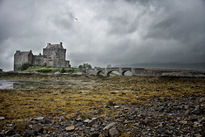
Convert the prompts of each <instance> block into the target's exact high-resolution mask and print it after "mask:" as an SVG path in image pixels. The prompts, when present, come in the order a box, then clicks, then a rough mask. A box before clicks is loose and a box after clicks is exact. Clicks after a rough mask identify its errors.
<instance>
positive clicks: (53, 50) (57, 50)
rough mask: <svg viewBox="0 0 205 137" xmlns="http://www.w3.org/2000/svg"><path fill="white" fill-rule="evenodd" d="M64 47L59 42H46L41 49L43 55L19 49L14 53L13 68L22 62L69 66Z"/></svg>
mask: <svg viewBox="0 0 205 137" xmlns="http://www.w3.org/2000/svg"><path fill="white" fill-rule="evenodd" d="M65 58H66V49H64V48H63V45H62V42H60V44H51V43H48V44H47V46H46V48H44V49H43V55H41V53H40V54H39V55H33V53H32V51H31V50H30V51H19V50H17V51H16V53H15V54H14V70H18V69H19V68H21V66H22V65H23V64H24V63H30V64H32V65H35V66H49V67H55V68H67V67H71V65H70V61H68V60H66V59H65Z"/></svg>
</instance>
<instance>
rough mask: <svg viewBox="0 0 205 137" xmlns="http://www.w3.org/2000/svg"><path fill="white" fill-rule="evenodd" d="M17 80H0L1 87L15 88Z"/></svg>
mask: <svg viewBox="0 0 205 137" xmlns="http://www.w3.org/2000/svg"><path fill="white" fill-rule="evenodd" d="M14 83H15V81H10V80H0V89H13V88H14Z"/></svg>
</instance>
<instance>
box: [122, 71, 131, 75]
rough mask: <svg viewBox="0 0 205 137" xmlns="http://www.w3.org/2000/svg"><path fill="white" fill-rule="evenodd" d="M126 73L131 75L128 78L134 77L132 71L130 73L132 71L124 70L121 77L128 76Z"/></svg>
mask: <svg viewBox="0 0 205 137" xmlns="http://www.w3.org/2000/svg"><path fill="white" fill-rule="evenodd" d="M126 73H129V74H128V75H127V76H132V75H133V73H132V71H130V70H123V71H122V74H121V75H122V76H126Z"/></svg>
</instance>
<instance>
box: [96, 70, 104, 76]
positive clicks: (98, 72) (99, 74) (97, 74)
mask: <svg viewBox="0 0 205 137" xmlns="http://www.w3.org/2000/svg"><path fill="white" fill-rule="evenodd" d="M103 73H104V72H103V70H98V71H97V73H96V76H103Z"/></svg>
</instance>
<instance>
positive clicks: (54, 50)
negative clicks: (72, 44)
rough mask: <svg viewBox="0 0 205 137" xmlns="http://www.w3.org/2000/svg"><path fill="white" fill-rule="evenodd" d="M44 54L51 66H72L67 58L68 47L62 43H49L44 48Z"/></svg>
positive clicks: (48, 64) (47, 63)
mask: <svg viewBox="0 0 205 137" xmlns="http://www.w3.org/2000/svg"><path fill="white" fill-rule="evenodd" d="M43 55H44V56H45V57H46V59H47V60H46V65H47V66H51V67H70V65H69V61H66V60H65V57H66V49H64V48H63V44H62V42H60V44H51V43H47V46H46V48H44V49H43Z"/></svg>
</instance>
